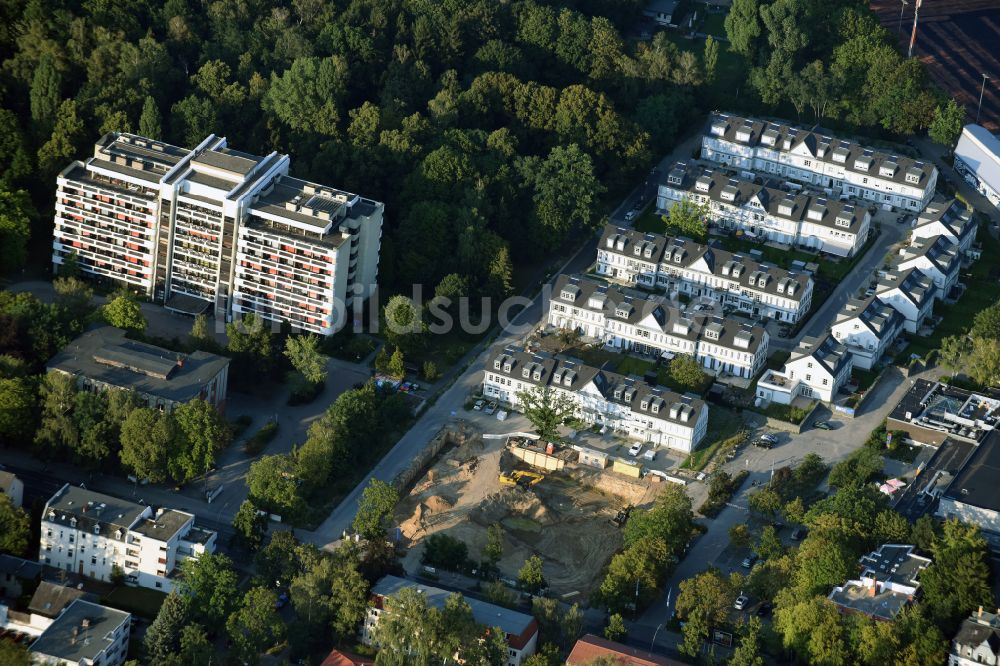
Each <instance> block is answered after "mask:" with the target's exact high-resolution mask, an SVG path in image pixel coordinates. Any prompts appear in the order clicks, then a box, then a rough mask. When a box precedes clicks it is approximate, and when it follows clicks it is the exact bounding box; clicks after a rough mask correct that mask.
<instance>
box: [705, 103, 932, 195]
mask: <svg viewBox="0 0 1000 666" xmlns="http://www.w3.org/2000/svg"><path fill="white" fill-rule="evenodd" d="M701 157H702V159H706V160H710V161H712V162H717V163H719V164H726V165H729V166H732V167H735V168H738V169H741V170H744V171H747V172H749V173H751V174H761V175H767V174H771V175H777V176H780V177H781V178H783V179H787V180H793V181H798V182H801V183H805V184H808V185H814V186H818V187H821V188H824V189H829V190H830V194H831V195H833V196H841V195H846V196H848V197H852V198H853V197H858V198H861V199H866V200H868V201H872V202H875V203H878V204H881V205H883V206H891V207H897V208H903V209H906V210H910V211H919V210H922V209H923V208H924V207H925V206H926V205H927V204H928V203H929V202H930V201H931V199H932V197H933V196H934V188H935V186H936V185H937V179H938V171H937V168H936V167H935V166H934V165H933V164H932V163H930V162H922V161H919V160H914V159H911V158H909V157H906V156H903V155H896V154H893V153H890V152H886V151H882V150H876V149H874V148H868V147H865V146H862V145H861V144H859V143H857V142H855V141H848V140H844V139H838V138H836V137H833V136H829V135H826V134H823V133H821V132H818V131H810V130H806V129H802V128H798V127H794V126H792V125H788V124H785V123H775V122H768V121H766V120H759V119H755V118H746V117H743V116H737V115H732V114H727V113H713V114H711V116H710V118H709V132H708V134H706V135H704V136H703V137H702V142H701Z"/></svg>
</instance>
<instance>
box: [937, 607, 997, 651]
mask: <svg viewBox="0 0 1000 666" xmlns="http://www.w3.org/2000/svg"><path fill="white" fill-rule="evenodd" d="M984 665H985V666H998V665H1000V609H998V612H997V613H991V612H989V611H984V610H983V607H982V606H980V607H979V610H978V611H977V612H975V613H973V614H972V616H971V617H969V618H968V619H966V620H964V621H963V622H962V626H961V627H960V628H959V630H958V633H957V634H955V638H954V639H952V641H951V650H950V651H949V652H948V666H984Z"/></svg>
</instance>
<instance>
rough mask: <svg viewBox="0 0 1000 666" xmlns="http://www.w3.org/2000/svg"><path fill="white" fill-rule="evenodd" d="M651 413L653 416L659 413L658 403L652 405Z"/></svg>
mask: <svg viewBox="0 0 1000 666" xmlns="http://www.w3.org/2000/svg"><path fill="white" fill-rule="evenodd" d="M652 412H653V413H654V414H659V413H660V403H659V402H654V403H653V407H652Z"/></svg>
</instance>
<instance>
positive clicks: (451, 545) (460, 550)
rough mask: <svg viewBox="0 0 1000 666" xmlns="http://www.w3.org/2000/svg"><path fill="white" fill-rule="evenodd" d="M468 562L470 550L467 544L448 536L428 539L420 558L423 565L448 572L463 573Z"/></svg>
mask: <svg viewBox="0 0 1000 666" xmlns="http://www.w3.org/2000/svg"><path fill="white" fill-rule="evenodd" d="M468 561H469V549H468V547H467V546H466V545H465V542H464V541H459V540H458V539H456V538H455V537H450V536H448V535H447V534H435V535H433V536H431V537H430V538H429V539H427V542H426V543H425V544H424V554H423V555H422V556H421V558H420V562H421V563H422V564H426V565H427V566H431V567H437V568H441V569H446V570H448V571H463V570H464V569H465V568H466V567H467V565H468Z"/></svg>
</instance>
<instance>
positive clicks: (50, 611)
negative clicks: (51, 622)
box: [28, 580, 97, 618]
mask: <svg viewBox="0 0 1000 666" xmlns="http://www.w3.org/2000/svg"><path fill="white" fill-rule="evenodd" d="M77 599H86V600H87V601H97V596H96V595H94V594H90V593H88V592H84V591H83V590H81V589H77V588H75V587H70V586H67V585H56V584H55V583H50V582H49V581H46V580H43V581H42V582H40V583H39V584H38V587H37V588H36V589H35V593H34V594H33V595H32V596H31V601H30V602H28V610H29V611H31V612H32V613H37V614H38V615H43V616H45V617H48V618H54V617H57V616H58V615H59V613H62V612H63V609H64V608H66V607H67V606H69V605H70V604H71V603H73V602H74V601H76V600H77Z"/></svg>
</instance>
